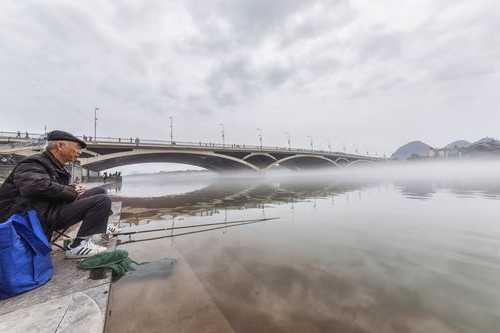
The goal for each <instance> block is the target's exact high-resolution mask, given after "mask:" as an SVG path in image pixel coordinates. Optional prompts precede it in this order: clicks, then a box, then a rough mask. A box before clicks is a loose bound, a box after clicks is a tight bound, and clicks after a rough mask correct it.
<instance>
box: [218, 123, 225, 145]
mask: <svg viewBox="0 0 500 333" xmlns="http://www.w3.org/2000/svg"><path fill="white" fill-rule="evenodd" d="M219 125H220V127H221V132H220V134H221V136H222V147H224V146H225V145H226V134H225V131H224V124H223V123H220V124H219Z"/></svg>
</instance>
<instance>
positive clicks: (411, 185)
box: [395, 180, 436, 200]
mask: <svg viewBox="0 0 500 333" xmlns="http://www.w3.org/2000/svg"><path fill="white" fill-rule="evenodd" d="M395 185H396V187H398V188H399V190H400V192H401V195H403V196H404V197H406V198H409V199H421V200H426V199H430V198H431V197H432V196H433V195H434V193H436V189H435V186H434V184H433V183H432V182H426V181H419V180H415V181H405V182H397V183H396V184H395Z"/></svg>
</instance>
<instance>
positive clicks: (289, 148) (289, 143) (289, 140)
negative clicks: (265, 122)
mask: <svg viewBox="0 0 500 333" xmlns="http://www.w3.org/2000/svg"><path fill="white" fill-rule="evenodd" d="M285 135H286V141H287V143H288V150H291V149H292V139H291V138H290V132H285Z"/></svg>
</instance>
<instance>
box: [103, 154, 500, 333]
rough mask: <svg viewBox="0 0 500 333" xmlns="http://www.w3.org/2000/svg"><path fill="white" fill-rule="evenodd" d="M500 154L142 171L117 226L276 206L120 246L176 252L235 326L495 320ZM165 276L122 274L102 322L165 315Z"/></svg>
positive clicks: (265, 328) (394, 325) (389, 328)
mask: <svg viewBox="0 0 500 333" xmlns="http://www.w3.org/2000/svg"><path fill="white" fill-rule="evenodd" d="M499 167H500V163H498V162H494V161H483V162H479V161H463V162H462V161H461V162H460V163H448V162H443V163H428V162H418V163H413V164H401V165H394V164H385V165H379V166H376V167H372V166H365V167H359V168H353V169H341V170H333V171H332V170H328V171H327V170H323V171H318V172H305V173H295V172H287V171H280V172H273V173H272V174H267V175H264V176H262V177H235V176H233V177H221V176H217V175H213V174H203V173H200V174H198V175H197V177H198V178H196V179H195V178H193V177H192V176H188V177H183V176H181V175H176V176H175V177H171V176H169V175H151V176H143V178H141V180H140V181H136V180H133V181H129V179H128V178H125V179H124V183H123V186H122V188H121V189H120V190H119V191H118V192H117V193H116V194H115V195H116V196H117V197H120V199H121V200H122V201H123V218H124V219H126V221H125V222H124V223H123V225H122V226H123V227H125V228H126V227H127V226H129V225H130V226H133V227H135V228H142V229H148V228H156V227H168V226H171V225H172V223H175V225H176V226H182V225H191V224H198V223H199V224H203V223H213V222H223V221H233V220H239V219H256V218H262V217H279V218H280V219H279V220H276V221H270V222H265V223H257V224H251V225H245V226H240V227H235V228H227V229H222V230H216V231H209V232H205V233H200V234H196V235H189V236H181V237H178V238H172V239H165V240H157V241H150V242H141V243H136V244H131V245H130V247H129V248H128V249H129V251H130V253H131V256H132V257H135V258H137V259H138V260H148V261H149V260H157V259H160V258H161V253H160V254H159V253H158V252H161V251H166V252H168V251H167V250H168V249H175V251H178V252H179V253H180V254H181V255H182V258H183V260H185V261H186V263H187V264H188V265H189V267H190V269H191V270H192V271H193V272H194V274H195V275H196V277H197V278H198V279H199V281H201V283H202V285H203V288H204V291H205V292H206V294H207V295H209V298H210V299H211V301H213V303H214V304H215V305H216V307H217V308H218V309H219V310H220V312H221V313H222V316H223V317H224V318H225V320H227V322H229V323H230V325H231V327H232V328H233V329H234V331H236V332H332V331H335V332H437V333H439V332H498V331H499V327H500V317H499V313H500V251H499V250H500V243H499V242H500V224H499V221H498V220H499V216H500V205H499V202H498V198H500V177H499V176H500V168H499ZM174 179H175V181H173V180H174ZM163 187H165V188H163ZM131 194H136V195H137V194H140V197H134V195H131ZM155 235H157V234H155ZM145 237H147V236H144V237H142V238H145ZM136 239H141V237H136ZM162 249H163V250H162ZM174 274H175V273H174ZM169 278H172V277H165V280H164V283H165V284H162V283H160V282H159V281H160V280H158V279H153V280H152V279H148V278H147V277H144V275H142V278H140V279H138V278H133V277H131V278H127V277H126V278H123V279H122V280H120V281H119V282H117V283H116V285H115V286H114V289H115V290H114V291H113V298H112V304H122V305H121V306H117V307H115V308H114V315H113V316H112V318H111V319H110V331H111V332H114V331H116V332H118V331H120V330H122V329H124V326H122V325H124V323H123V322H122V321H120V317H121V316H127V322H130V321H132V322H135V323H136V324H137V325H147V327H151V328H156V329H158V330H160V329H161V328H162V327H163V328H164V326H162V325H165V322H164V320H162V316H161V315H160V314H162V313H163V314H166V313H169V311H170V309H171V308H172V306H173V305H174V304H176V303H175V302H178V300H175V299H168V298H166V297H165V294H162V290H163V289H162V288H166V287H165V286H167V285H168V281H169ZM162 286H163V287H162ZM165 292H166V291H165ZM135 293H140V295H142V297H139V298H138V297H137V296H138V294H135ZM144 295H148V296H147V297H146V296H144ZM186 297H187V296H186ZM131 298H133V299H135V300H136V301H135V302H134V305H133V308H131V307H127V306H125V305H123V304H126V300H127V299H131ZM172 302H173V303H172ZM112 309H113V308H112ZM152 313H154V314H158V315H152ZM131 314H133V315H132V317H131ZM132 325H133V324H132Z"/></svg>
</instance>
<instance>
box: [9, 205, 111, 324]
mask: <svg viewBox="0 0 500 333" xmlns="http://www.w3.org/2000/svg"><path fill="white" fill-rule="evenodd" d="M112 209H113V215H112V216H111V217H110V223H117V222H119V220H120V211H121V203H119V202H114V203H113V206H112ZM115 246H116V242H115V241H112V242H110V243H109V244H108V247H109V248H114V247H115ZM52 251H53V252H52V262H53V264H54V275H53V277H52V279H51V280H50V281H49V282H48V283H47V284H45V285H43V286H41V287H40V288H37V289H34V290H32V291H29V292H26V293H24V294H21V295H18V296H15V297H11V298H9V299H6V300H2V301H0V332H2V333H9V332H12V333H17V332H28V333H29V332H33V333H45V332H47V333H49V332H51V333H52V332H82V333H83V332H85V333H88V332H90V333H93V332H96V333H97V332H99V333H100V332H102V331H103V329H104V323H105V320H106V313H107V311H108V299H109V294H110V288H111V272H107V273H106V275H105V276H104V277H103V278H102V279H99V280H93V279H90V275H89V271H87V270H82V269H79V268H78V267H77V266H78V262H79V261H78V260H66V259H65V256H64V251H62V250H61V249H59V248H57V247H53V250H52Z"/></svg>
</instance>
